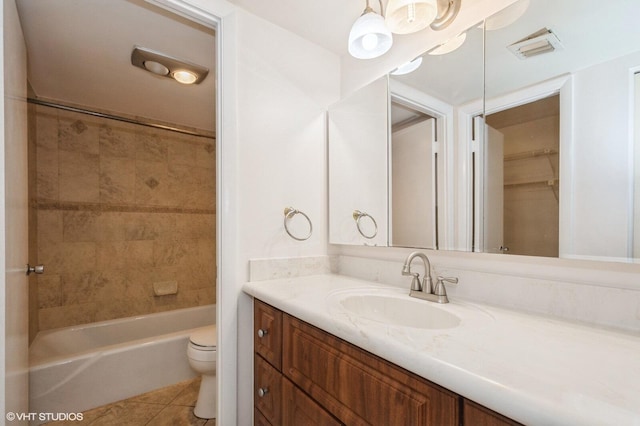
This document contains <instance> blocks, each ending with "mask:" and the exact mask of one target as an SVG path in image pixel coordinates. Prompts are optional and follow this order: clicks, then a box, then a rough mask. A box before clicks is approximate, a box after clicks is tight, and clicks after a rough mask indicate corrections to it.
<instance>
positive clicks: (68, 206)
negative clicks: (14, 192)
mask: <svg viewBox="0 0 640 426" xmlns="http://www.w3.org/2000/svg"><path fill="white" fill-rule="evenodd" d="M30 204H31V207H34V208H36V209H38V210H65V211H93V212H125V213H181V214H216V209H190V208H188V207H178V206H149V205H134V204H106V203H83V202H69V201H64V202H61V201H48V200H32V201H31V203H30Z"/></svg>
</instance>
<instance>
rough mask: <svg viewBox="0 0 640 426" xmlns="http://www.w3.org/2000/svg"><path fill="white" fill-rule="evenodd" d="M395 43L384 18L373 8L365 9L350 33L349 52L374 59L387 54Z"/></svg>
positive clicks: (362, 57) (357, 56)
mask: <svg viewBox="0 0 640 426" xmlns="http://www.w3.org/2000/svg"><path fill="white" fill-rule="evenodd" d="M392 44H393V36H392V35H391V31H389V30H388V29H387V27H386V25H385V24H384V18H383V17H382V16H380V15H378V14H377V13H375V12H374V11H373V10H371V9H367V10H365V13H363V14H362V16H360V17H359V18H358V19H357V20H356V22H354V24H353V27H351V32H350V33H349V53H350V54H351V56H353V57H354V58H358V59H372V58H377V57H378V56H381V55H383V54H385V53H386V52H387V51H388V50H389V49H391V45H392Z"/></svg>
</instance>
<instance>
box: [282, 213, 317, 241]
mask: <svg viewBox="0 0 640 426" xmlns="http://www.w3.org/2000/svg"><path fill="white" fill-rule="evenodd" d="M297 214H301V215H302V216H304V218H305V219H307V222H309V233H308V234H307V235H306V236H304V237H302V238H300V237H296V236H295V235H293V234H292V233H291V231H289V219H292V218H293V217H294V216H295V215H297ZM284 230H285V231H287V234H289V236H290V237H291V238H293V239H294V240H296V241H304V240H308V239H309V237H310V236H311V234H312V233H313V224H312V223H311V219H309V216H307V215H306V214H305V213H304V212H301V211H300V210H297V209H294V208H293V207H285V209H284Z"/></svg>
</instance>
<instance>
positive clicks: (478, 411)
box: [463, 399, 520, 426]
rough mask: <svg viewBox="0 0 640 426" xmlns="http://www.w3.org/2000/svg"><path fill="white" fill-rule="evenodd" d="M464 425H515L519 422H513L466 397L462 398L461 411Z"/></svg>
mask: <svg viewBox="0 0 640 426" xmlns="http://www.w3.org/2000/svg"><path fill="white" fill-rule="evenodd" d="M463 418H464V421H463V425H464V426H517V425H520V423H518V422H515V421H513V420H511V419H509V418H507V417H504V416H503V415H500V414H498V413H496V412H495V411H491V410H489V409H488V408H486V407H483V406H482V405H478V404H476V403H475V402H473V401H469V400H468V399H465V400H464V413H463Z"/></svg>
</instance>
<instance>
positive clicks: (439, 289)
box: [433, 276, 458, 296]
mask: <svg viewBox="0 0 640 426" xmlns="http://www.w3.org/2000/svg"><path fill="white" fill-rule="evenodd" d="M445 281H446V282H448V283H452V284H458V278H456V277H442V276H438V277H437V278H436V288H435V290H434V291H433V294H435V295H437V296H446V295H447V289H446V288H445V286H444V282H445Z"/></svg>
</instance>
